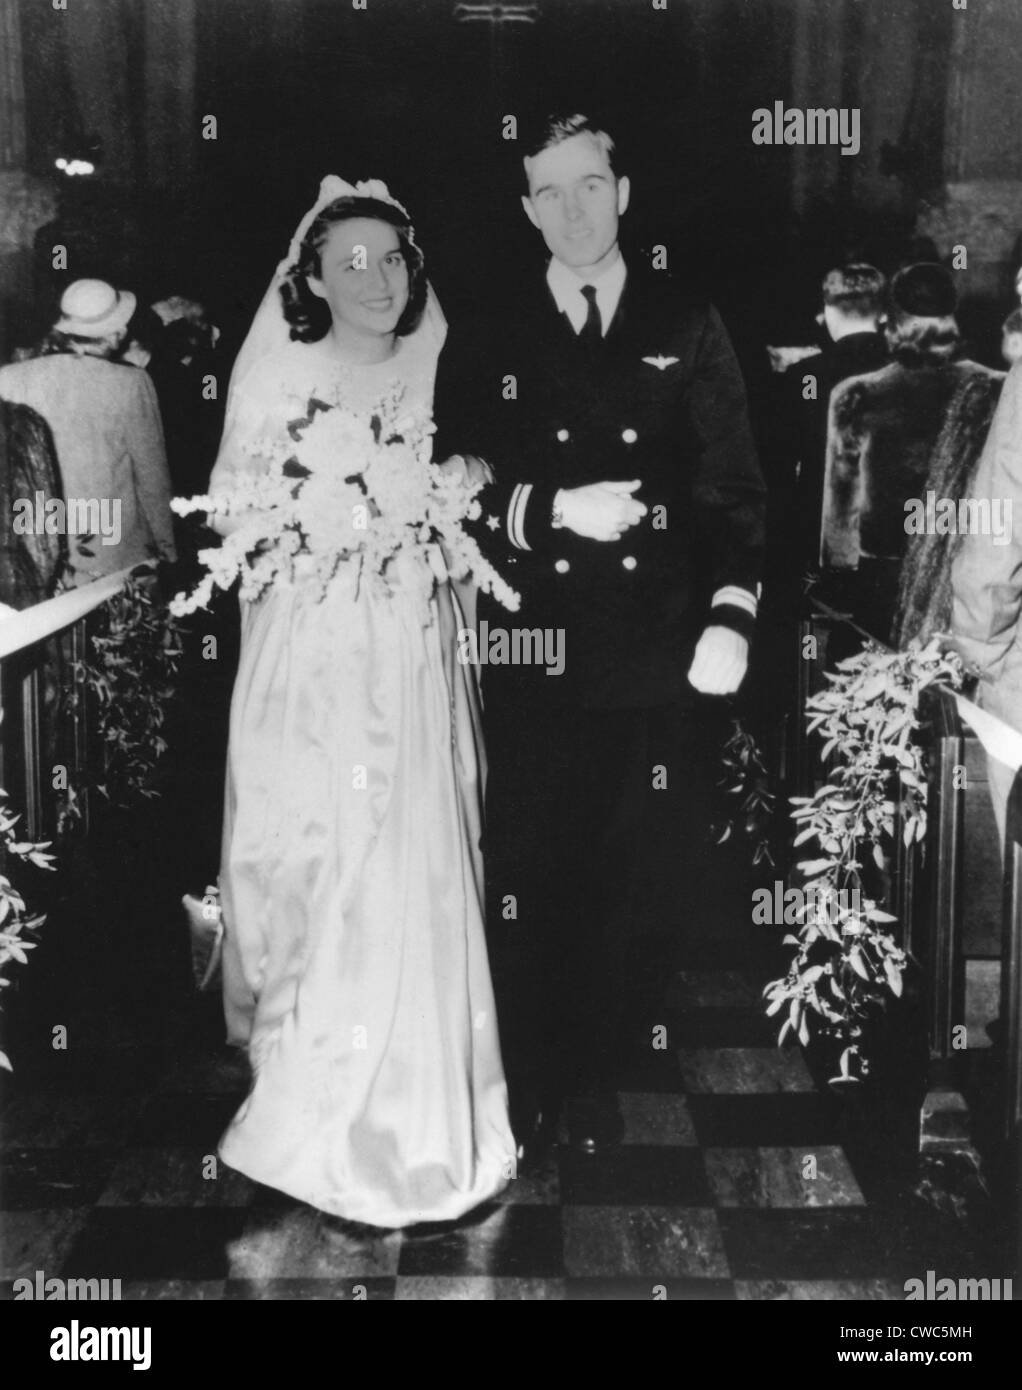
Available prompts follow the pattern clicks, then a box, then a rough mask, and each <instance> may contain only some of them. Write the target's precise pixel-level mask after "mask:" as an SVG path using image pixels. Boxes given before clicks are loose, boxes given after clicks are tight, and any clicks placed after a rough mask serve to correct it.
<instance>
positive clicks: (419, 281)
mask: <svg viewBox="0 0 1022 1390" xmlns="http://www.w3.org/2000/svg"><path fill="white" fill-rule="evenodd" d="M353 217H371V218H372V219H373V220H374V221H376V222H386V223H387V225H388V226H389V227H393V228H394V229H395V230H396V232H397V235H398V241H399V242H400V244H401V251H402V254H403V255H404V258H405V264H406V265H407V267H408V303H407V304H406V305H405V308H404V312H403V313H402V315H401V317H400V318H399V319H398V321H397V326H396V328H395V329H394V332H395V333H396V334H397V336H398V337H403V336H404V335H405V334H408V333H414V331H415V329H416V328H418V326H419V323H420V322H421V320H422V311H423V309H424V308H425V307H426V271H425V267H424V263H423V258H422V252H421V251H420V250H419V248H418V247H417V246H416V244H415V242H414V241H413V240H412V227H411V223H410V222H409V221H408V218H407V216H406V215H405V214H404V213H403V212H402V211H401V209H400V208H398V207H395V206H394V204H393V203H384V202H381V201H380V199H378V198H363V197H347V198H336V199H335V200H334V201H333V202H332V203H328V204H327V206H326V207H325V208H323V209H322V211H321V212H319V213H317V215H316V217H315V218H314V219H313V222H312V224H311V226H310V227H309V230H308V231H307V232H306V233H305V236H304V238H303V239H302V244H301V247H300V248H299V251H298V260H297V261H296V262H295V263H294V264H292V265H290V266H288V269H287V272H286V274H285V276H284V279H283V280H282V282H281V286H280V296H281V299H282V300H283V303H284V317H285V318H286V319H287V321H288V323H289V324H290V325H291V337H292V338H293V339H295V340H296V341H297V342H299V343H315V342H318V341H319V339H320V338H323V337H325V336H326V334H327V332H328V330H329V328H330V309H329V307H328V306H327V304H326V303H325V301H324V300H322V299H320V298H319V296H318V295H315V294H313V293H312V290H310V289H309V283H308V277H309V276H310V275H311V276H314V277H316V278H318V277H319V276H320V275H321V274H322V270H323V265H322V259H321V257H322V251H323V246H324V244H325V242H326V239H327V237H328V236H329V235H330V232H331V230H332V229H333V228H334V227H336V226H337V225H338V223H340V222H348V221H350V220H351V219H352V218H353Z"/></svg>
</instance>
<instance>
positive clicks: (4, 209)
mask: <svg viewBox="0 0 1022 1390" xmlns="http://www.w3.org/2000/svg"><path fill="white" fill-rule="evenodd" d="M22 60H23V54H22V44H21V21H20V18H19V15H18V0H0V301H2V303H3V306H4V308H5V310H6V312H5V313H4V314H3V316H2V317H3V319H4V321H5V323H7V324H10V323H11V322H12V321H13V320H16V318H17V312H16V309H15V306H16V305H17V304H18V302H19V301H26V302H27V301H28V300H29V298H30V296H31V284H32V240H33V237H34V236H35V233H36V231H37V230H38V228H39V227H41V226H43V224H44V223H46V222H49V221H50V219H51V218H52V217H53V215H54V212H55V210H56V206H57V200H56V193H55V190H54V188H53V186H52V184H50V183H49V182H48V181H47V180H45V179H39V178H35V177H33V176H32V175H30V174H29V173H28V172H27V170H26V168H25V162H26V161H25V149H26V132H25V79H24V69H23V67H22ZM13 346H14V344H13V343H11V342H7V341H0V360H2V359H3V358H5V357H6V355H7V352H8V351H9V349H10V348H11V347H13Z"/></svg>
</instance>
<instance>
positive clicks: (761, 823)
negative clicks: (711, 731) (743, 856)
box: [711, 719, 775, 865]
mask: <svg viewBox="0 0 1022 1390" xmlns="http://www.w3.org/2000/svg"><path fill="white" fill-rule="evenodd" d="M731 729H732V733H731V737H730V738H729V739H728V740H727V742H726V743H725V744H724V746H723V748H722V749H721V761H722V762H723V765H724V776H723V777H721V779H720V780H719V781H718V783H717V785H718V787H724V789H725V791H724V795H725V797H726V799H727V800H726V804H725V809H724V811H723V814H722V815H721V816H720V818H719V820H718V823H717V824H715V825H714V826H713V828H712V830H711V834H712V836H713V840H714V843H715V844H718V845H722V844H724V843H726V841H728V840H730V838H731V836H732V835H733V834H734V833H735V830H736V828H737V829H738V832H739V834H740V835H742V836H744V838H745V839H746V840H747V841H749V843H751V845H752V846H753V851H752V862H753V864H763V863H767V864H771V865H772V864H773V862H774V857H773V855H772V853H771V850H770V831H771V827H772V824H773V814H774V800H775V797H774V794H773V792H772V791H771V790H770V775H769V773H768V772H767V768H766V764H765V762H764V761H763V754H762V752H761V751H760V748H759V745H758V744H757V742H756V740H755V739H754V738H753V736H752V734H750V733H749V732H748V730H747V729H746V728H745V725H744V724H743V723H742V721H741V720H740V719H732V721H731Z"/></svg>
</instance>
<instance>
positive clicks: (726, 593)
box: [710, 584, 759, 617]
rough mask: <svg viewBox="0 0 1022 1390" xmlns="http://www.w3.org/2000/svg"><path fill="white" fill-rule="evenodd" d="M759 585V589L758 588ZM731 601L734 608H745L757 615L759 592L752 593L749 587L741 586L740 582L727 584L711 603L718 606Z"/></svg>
mask: <svg viewBox="0 0 1022 1390" xmlns="http://www.w3.org/2000/svg"><path fill="white" fill-rule="evenodd" d="M758 587H759V586H758V585H757V589H758ZM721 603H729V604H731V605H732V607H734V608H744V609H745V611H746V613H750V614H751V615H752V616H753V617H755V616H756V609H757V607H758V604H759V595H758V593H756V594H753V593H750V592H749V590H748V589H743V588H741V587H740V586H739V585H738V584H725V585H724V587H723V588H722V589H718V590H717V592H716V593H715V594H714V596H713V599H712V601H711V603H710V607H711V608H716V607H717V606H718V604H721Z"/></svg>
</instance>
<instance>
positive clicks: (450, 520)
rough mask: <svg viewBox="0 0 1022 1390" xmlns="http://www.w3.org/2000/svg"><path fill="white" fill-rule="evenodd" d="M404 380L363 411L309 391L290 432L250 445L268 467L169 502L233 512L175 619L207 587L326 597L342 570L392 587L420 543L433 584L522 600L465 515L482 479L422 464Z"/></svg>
mask: <svg viewBox="0 0 1022 1390" xmlns="http://www.w3.org/2000/svg"><path fill="white" fill-rule="evenodd" d="M402 395H403V391H402V389H401V388H400V387H395V389H394V390H393V391H392V392H391V393H390V394H389V395H387V396H385V397H383V398H382V399H381V400H380V402H379V403H378V406H377V408H375V409H374V410H373V411H372V412H370V413H367V414H364V415H363V414H356V413H353V412H351V411H349V410H346V409H344V408H343V407H341V406H338V405H331V404H328V403H326V402H324V401H321V400H319V399H317V398H316V397H314V396H313V397H311V398H310V399H309V401H308V408H307V411H306V414H305V415H304V416H301V417H299V418H296V419H294V420H291V421H289V422H288V426H287V437H286V438H274V437H267V438H264V439H256V440H253V441H251V443H250V444H249V446H248V451H249V452H250V453H252V454H253V455H255V456H257V457H258V458H259V459H261V460H263V461H266V462H268V465H269V466H268V468H266V469H265V470H263V471H260V472H258V473H253V474H248V473H239V474H238V475H237V476H236V477H235V478H234V479H233V480H232V483H231V487H230V490H229V491H227V492H222V493H212V494H210V495H206V496H201V497H189V498H181V497H177V498H175V499H174V500H173V502H171V507H172V508H173V510H174V511H175V512H176V513H177V514H178V515H179V516H187V515H189V513H192V512H205V513H206V514H208V515H211V516H224V517H227V516H234V517H238V518H240V521H239V525H238V526H237V528H236V529H235V530H233V531H232V532H231V534H230V535H229V536H227V538H226V539H225V540H224V542H223V544H222V545H220V546H217V547H215V548H211V549H208V550H201V551H200V552H199V557H198V558H199V560H200V562H201V563H202V564H203V565H205V567H206V569H207V571H208V572H207V574H206V575H205V576H204V578H203V579H202V580H201V582H200V583H199V585H198V587H197V588H196V589H195V590H194V592H193V593H191V594H190V595H187V596H186V595H185V594H178V595H177V596H176V597H175V598H174V599H173V601H172V602H171V605H170V609H171V612H172V613H174V614H175V615H176V616H178V617H182V616H184V615H185V614H188V613H192V612H194V611H195V610H196V609H197V608H205V607H206V605H207V604H208V602H209V600H210V598H211V597H212V594H213V590H214V588H220V589H229V588H230V587H231V585H232V584H233V583H234V582H235V580H240V582H241V589H240V592H241V597H242V598H244V599H256V598H259V597H260V596H261V595H262V594H264V593H265V592H266V590H267V589H268V588H270V586H276V587H278V588H287V587H291V586H293V585H295V584H298V583H300V584H302V586H303V587H306V586H314V588H315V591H316V592H317V594H318V596H319V597H322V596H323V594H324V593H325V592H326V589H327V586H328V584H329V583H330V581H331V579H332V578H333V577H334V575H335V574H336V573H337V570H338V568H339V566H341V565H342V564H345V563H348V562H353V563H356V564H358V565H359V566H360V574H359V580H360V582H362V581H363V580H364V581H366V582H368V583H369V584H370V585H372V586H374V587H376V588H377V589H378V590H379V591H381V592H390V591H391V590H392V588H393V584H392V580H393V578H394V576H395V575H396V574H397V572H398V566H397V562H398V558H399V557H400V556H402V555H403V554H406V553H407V552H409V551H411V550H413V549H414V550H417V551H418V552H419V554H420V556H422V555H423V553H424V554H425V558H426V559H427V560H428V561H429V564H430V565H431V567H432V573H433V575H434V576H435V577H436V578H439V579H441V580H443V579H446V578H447V577H448V576H450V577H453V578H455V579H460V578H462V577H464V576H465V575H468V574H471V575H472V577H473V579H474V580H475V582H476V583H477V584H478V585H479V587H480V588H481V589H483V590H485V591H486V592H487V593H491V594H492V595H493V596H494V598H496V599H497V600H498V601H499V602H500V603H502V604H503V605H504V606H505V607H506V608H510V609H512V610H516V609H517V608H518V606H519V602H520V600H519V596H518V595H517V594H516V593H515V592H514V590H513V589H511V587H510V586H509V585H508V584H507V583H506V581H505V580H504V579H503V578H502V577H501V576H500V575H499V574H498V573H497V571H496V570H495V569H494V568H493V566H492V565H491V564H490V563H489V561H488V560H486V559H485V557H484V556H483V554H482V552H481V551H480V549H479V546H478V545H477V543H476V541H475V539H474V537H473V536H471V535H470V534H469V532H468V531H467V530H466V529H465V527H464V522H466V521H475V520H476V519H477V518H478V517H479V514H480V508H479V502H478V500H477V494H478V493H479V491H480V489H481V487H482V486H483V483H482V482H479V483H476V484H473V485H469V484H467V483H466V482H465V481H463V480H462V479H461V478H459V477H457V476H453V477H452V476H449V475H448V474H446V473H444V472H442V471H441V469H440V468H439V467H438V466H437V465H436V464H434V463H432V462H431V459H430V452H431V446H430V436H431V435H432V433H433V428H434V427H433V424H432V422H431V421H430V419H429V417H428V416H427V415H426V413H425V412H424V411H421V410H419V411H408V410H407V409H404V408H403V407H402Z"/></svg>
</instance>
